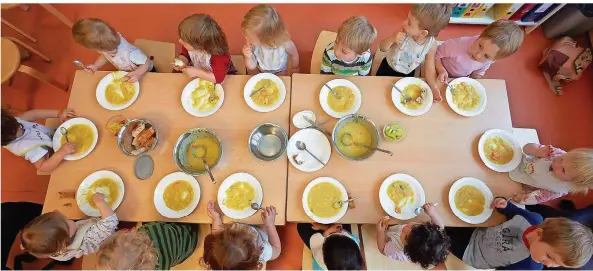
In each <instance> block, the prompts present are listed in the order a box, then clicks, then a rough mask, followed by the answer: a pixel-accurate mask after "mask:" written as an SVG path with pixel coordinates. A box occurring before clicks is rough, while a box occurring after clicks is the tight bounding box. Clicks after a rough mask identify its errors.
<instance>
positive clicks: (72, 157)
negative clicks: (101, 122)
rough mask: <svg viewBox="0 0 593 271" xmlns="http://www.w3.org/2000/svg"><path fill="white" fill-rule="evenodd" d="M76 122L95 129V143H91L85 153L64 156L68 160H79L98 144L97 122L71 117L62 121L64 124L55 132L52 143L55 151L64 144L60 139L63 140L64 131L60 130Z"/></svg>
mask: <svg viewBox="0 0 593 271" xmlns="http://www.w3.org/2000/svg"><path fill="white" fill-rule="evenodd" d="M75 124H85V125H88V126H90V127H91V129H92V130H93V134H94V135H95V139H94V140H93V143H92V144H91V147H90V148H89V149H88V150H87V151H85V152H83V153H79V154H75V155H73V154H68V155H66V156H64V160H68V161H73V160H79V159H82V158H85V157H86V156H87V155H89V153H91V152H92V151H93V150H94V149H95V146H97V141H98V140H99V131H98V130H97V126H95V124H94V123H93V122H92V121H90V120H88V119H85V118H73V119H69V120H67V121H66V122H64V123H62V125H60V127H58V129H56V132H55V133H54V137H53V138H52V145H53V148H54V152H57V151H58V150H59V149H60V147H62V144H61V143H60V141H61V140H62V137H63V135H62V133H61V132H60V129H61V128H62V127H64V128H66V129H68V128H70V126H72V125H75Z"/></svg>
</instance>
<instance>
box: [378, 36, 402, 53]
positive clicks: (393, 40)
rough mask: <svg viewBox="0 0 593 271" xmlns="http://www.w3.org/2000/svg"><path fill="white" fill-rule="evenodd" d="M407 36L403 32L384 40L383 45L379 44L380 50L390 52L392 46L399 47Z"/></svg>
mask: <svg viewBox="0 0 593 271" xmlns="http://www.w3.org/2000/svg"><path fill="white" fill-rule="evenodd" d="M405 35H406V34H405V33H404V32H403V31H400V32H395V33H393V34H392V35H390V36H388V37H387V38H384V39H382V40H381V43H379V50H381V52H387V51H389V49H390V48H391V46H394V45H395V46H398V45H399V43H401V42H402V41H403V39H404V37H405Z"/></svg>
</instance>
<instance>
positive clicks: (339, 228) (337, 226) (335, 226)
mask: <svg viewBox="0 0 593 271" xmlns="http://www.w3.org/2000/svg"><path fill="white" fill-rule="evenodd" d="M341 231H342V224H331V225H330V226H329V227H328V228H327V229H325V231H323V236H325V237H328V236H329V235H330V234H332V233H338V232H341Z"/></svg>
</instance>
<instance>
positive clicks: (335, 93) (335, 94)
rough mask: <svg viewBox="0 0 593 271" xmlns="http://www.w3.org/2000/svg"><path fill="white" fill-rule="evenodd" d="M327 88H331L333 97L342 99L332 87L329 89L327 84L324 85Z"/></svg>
mask: <svg viewBox="0 0 593 271" xmlns="http://www.w3.org/2000/svg"><path fill="white" fill-rule="evenodd" d="M323 85H324V86H325V87H326V88H329V91H330V92H331V93H332V95H334V97H336V98H338V99H342V96H340V94H338V93H337V92H336V91H335V90H334V89H332V88H331V87H329V86H328V85H327V83H324V84H323Z"/></svg>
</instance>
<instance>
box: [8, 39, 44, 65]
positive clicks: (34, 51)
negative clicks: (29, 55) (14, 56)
mask: <svg viewBox="0 0 593 271" xmlns="http://www.w3.org/2000/svg"><path fill="white" fill-rule="evenodd" d="M5 38H7V39H9V40H11V41H13V42H14V43H16V44H18V45H20V46H23V47H24V48H25V49H27V50H29V51H31V52H33V53H34V54H36V55H38V56H39V57H41V58H42V59H43V60H45V61H46V62H51V59H49V57H47V56H45V55H44V54H42V53H41V52H39V51H37V50H35V49H33V47H31V46H29V45H27V44H26V43H24V42H22V41H20V40H19V39H15V38H13V37H5Z"/></svg>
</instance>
